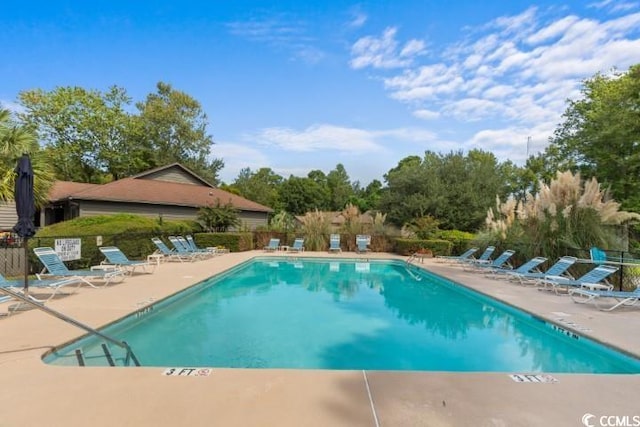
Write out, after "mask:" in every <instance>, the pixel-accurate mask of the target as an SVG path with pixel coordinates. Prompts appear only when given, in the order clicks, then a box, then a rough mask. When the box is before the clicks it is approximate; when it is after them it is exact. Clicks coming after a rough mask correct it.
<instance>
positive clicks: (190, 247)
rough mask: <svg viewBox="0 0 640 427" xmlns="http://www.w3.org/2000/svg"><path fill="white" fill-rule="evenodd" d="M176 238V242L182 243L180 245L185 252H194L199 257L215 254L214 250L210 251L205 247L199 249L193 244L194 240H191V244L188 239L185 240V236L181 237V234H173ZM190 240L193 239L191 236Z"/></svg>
mask: <svg viewBox="0 0 640 427" xmlns="http://www.w3.org/2000/svg"><path fill="white" fill-rule="evenodd" d="M175 237H176V239H177V240H178V242H180V244H181V245H182V247H183V248H184V250H185V252H186V253H194V254H196V256H197V257H199V258H208V257H212V256H214V255H215V253H214V252H211V251H209V250H207V249H200V248H198V247H196V246H195V244H196V243H195V242H193V245H191V243H190V242H189V240H187V239H186V238H184V237H182V236H175ZM191 240H192V241H193V238H191Z"/></svg>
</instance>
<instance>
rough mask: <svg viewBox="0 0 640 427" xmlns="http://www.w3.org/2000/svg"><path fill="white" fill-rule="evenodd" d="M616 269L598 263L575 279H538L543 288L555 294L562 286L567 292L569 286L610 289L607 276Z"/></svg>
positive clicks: (547, 277) (549, 277) (551, 277)
mask: <svg viewBox="0 0 640 427" xmlns="http://www.w3.org/2000/svg"><path fill="white" fill-rule="evenodd" d="M616 271H618V268H617V267H612V266H610V265H599V266H597V267H595V268H594V269H592V270H590V271H589V272H588V273H586V274H584V275H582V276H581V277H578V278H577V279H567V278H566V277H557V276H556V277H554V276H546V277H544V278H543V279H541V280H540V283H541V285H542V286H543V288H544V289H548V290H552V291H554V292H555V293H556V294H557V293H558V290H560V289H562V288H564V289H565V290H566V291H567V293H568V292H569V289H570V288H573V289H576V288H584V289H591V290H612V289H613V286H612V285H610V284H609V283H608V282H607V278H608V277H609V276H610V275H612V274H613V273H615V272H616Z"/></svg>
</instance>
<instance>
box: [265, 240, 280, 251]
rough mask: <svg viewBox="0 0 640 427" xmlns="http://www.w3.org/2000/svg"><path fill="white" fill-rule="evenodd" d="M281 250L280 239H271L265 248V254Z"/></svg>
mask: <svg viewBox="0 0 640 427" xmlns="http://www.w3.org/2000/svg"><path fill="white" fill-rule="evenodd" d="M279 248H280V239H271V240H269V244H268V245H267V246H265V247H264V250H265V252H275V251H277V250H278V249H279Z"/></svg>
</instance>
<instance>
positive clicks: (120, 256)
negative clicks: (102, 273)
mask: <svg viewBox="0 0 640 427" xmlns="http://www.w3.org/2000/svg"><path fill="white" fill-rule="evenodd" d="M98 249H99V250H100V252H101V253H102V255H104V256H105V258H106V260H105V261H104V264H106V265H113V266H114V267H117V268H120V269H122V270H125V271H126V272H128V273H130V274H133V273H135V271H136V268H138V267H140V268H142V271H144V272H145V273H153V271H154V270H155V268H156V265H157V263H155V262H149V261H132V260H130V259H129V258H127V256H126V255H125V254H124V253H123V252H122V251H121V250H120V249H119V248H117V247H115V246H101V247H99V248H98Z"/></svg>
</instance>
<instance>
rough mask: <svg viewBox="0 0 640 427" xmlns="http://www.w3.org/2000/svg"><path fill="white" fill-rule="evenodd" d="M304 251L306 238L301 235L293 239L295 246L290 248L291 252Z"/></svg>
mask: <svg viewBox="0 0 640 427" xmlns="http://www.w3.org/2000/svg"><path fill="white" fill-rule="evenodd" d="M302 251H304V239H303V238H301V237H299V238H297V239H296V240H294V241H293V246H291V247H290V248H289V252H302Z"/></svg>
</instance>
